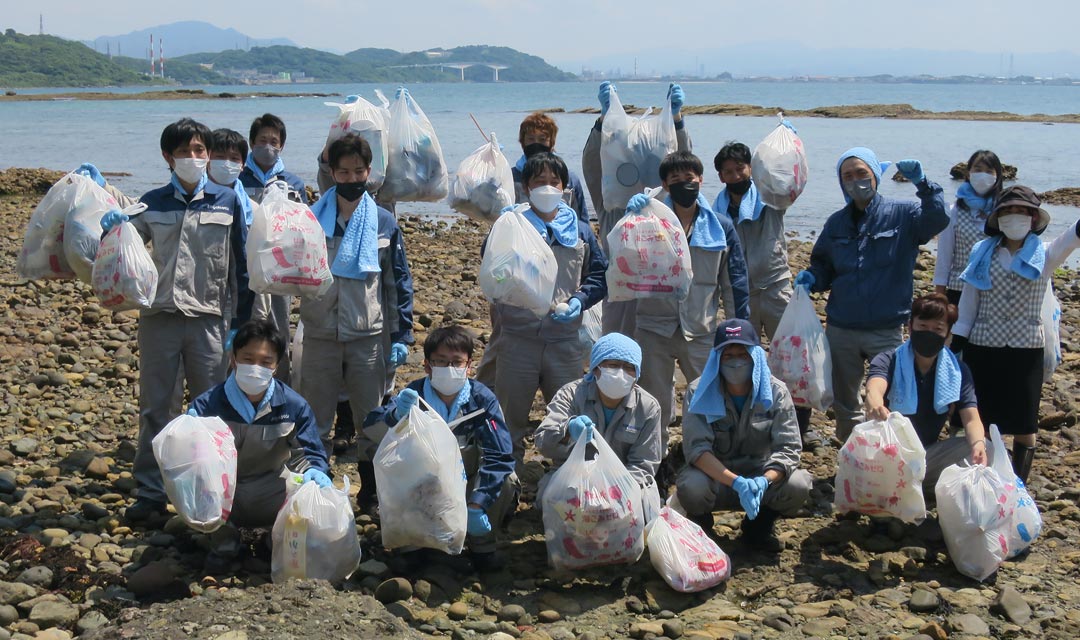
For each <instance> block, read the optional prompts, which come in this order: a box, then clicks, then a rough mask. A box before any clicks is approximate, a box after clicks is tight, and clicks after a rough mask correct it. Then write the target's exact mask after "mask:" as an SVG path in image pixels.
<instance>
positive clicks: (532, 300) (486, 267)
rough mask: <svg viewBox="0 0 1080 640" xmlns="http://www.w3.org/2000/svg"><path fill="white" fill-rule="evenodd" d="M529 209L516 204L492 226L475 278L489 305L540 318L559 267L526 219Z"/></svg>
mask: <svg viewBox="0 0 1080 640" xmlns="http://www.w3.org/2000/svg"><path fill="white" fill-rule="evenodd" d="M528 207H529V205H527V204H522V205H518V206H517V207H516V208H515V209H513V210H511V211H507V212H506V213H504V214H502V215H501V216H499V219H498V220H496V221H495V224H493V225H491V232H490V233H488V237H487V243H486V245H485V247H484V256H483V258H481V260H480V274H479V276H478V277H477V279H478V280H479V281H480V290H481V291H482V292H483V294H484V297H485V298H487V300H488V301H489V302H495V303H500V304H508V305H512V306H515V307H522V308H524V309H529V310H530V311H532V312H533V313H535V314H536V315H537V316H541V317H542V316H544V315H545V314H547V313H548V312H549V311H551V303H552V298H553V297H554V295H555V276H556V275H557V273H558V264H557V263H556V262H555V253H554V252H553V251H552V250H551V247H550V246H549V245H548V244H547V243H546V242H544V239H543V238H542V237H541V236H540V234H539V233H538V232H537V230H536V228H535V227H533V225H532V223H531V222H529V221H528V220H527V219H526V218H525V214H524V213H523V212H524V211H526V210H527V209H528Z"/></svg>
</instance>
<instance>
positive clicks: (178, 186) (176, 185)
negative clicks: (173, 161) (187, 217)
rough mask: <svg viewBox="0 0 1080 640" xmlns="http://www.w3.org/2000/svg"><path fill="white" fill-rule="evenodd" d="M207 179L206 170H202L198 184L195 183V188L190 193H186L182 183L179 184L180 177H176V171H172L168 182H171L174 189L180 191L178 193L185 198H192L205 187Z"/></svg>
mask: <svg viewBox="0 0 1080 640" xmlns="http://www.w3.org/2000/svg"><path fill="white" fill-rule="evenodd" d="M207 181H208V178H207V177H206V172H205V171H203V174H202V177H201V178H199V184H197V185H195V190H194V191H192V192H191V193H188V192H187V191H185V190H184V187H183V185H181V184H180V178H177V177H176V172H175V171H174V172H173V174H172V177H171V178H170V179H169V184H171V185H172V186H173V187H174V188H175V189H176V191H177V192H178V193H180V195H182V196H184V197H186V198H194V197H195V196H197V195H198V194H199V192H200V191H202V190H203V189H205V188H206V183H207Z"/></svg>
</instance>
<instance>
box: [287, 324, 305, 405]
mask: <svg viewBox="0 0 1080 640" xmlns="http://www.w3.org/2000/svg"><path fill="white" fill-rule="evenodd" d="M303 367H304V321H303V320H301V321H299V322H297V323H296V332H295V333H293V339H292V352H291V354H290V356H289V386H290V387H292V388H293V389H302V388H303V387H301V386H300V382H301V380H302V379H303V377H302V376H303V371H304V368H303Z"/></svg>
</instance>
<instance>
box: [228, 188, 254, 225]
mask: <svg viewBox="0 0 1080 640" xmlns="http://www.w3.org/2000/svg"><path fill="white" fill-rule="evenodd" d="M233 191H235V192H236V201H237V202H239V203H240V210H241V211H243V212H244V224H245V225H247V226H248V227H250V226H251V223H253V222H255V217H254V214H253V211H252V207H251V198H250V197H249V196H248V194H247V190H246V189H244V184H243V183H242V182H240V178H237V179H236V182H235V183H233Z"/></svg>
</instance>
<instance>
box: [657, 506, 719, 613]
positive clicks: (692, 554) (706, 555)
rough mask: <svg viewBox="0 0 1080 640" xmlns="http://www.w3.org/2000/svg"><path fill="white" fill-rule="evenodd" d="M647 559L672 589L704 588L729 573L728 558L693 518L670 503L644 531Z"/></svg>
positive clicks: (693, 590) (698, 589) (688, 590)
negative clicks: (682, 513) (691, 519)
mask: <svg viewBox="0 0 1080 640" xmlns="http://www.w3.org/2000/svg"><path fill="white" fill-rule="evenodd" d="M646 541H647V544H648V547H649V561H650V562H652V566H653V568H655V569H656V571H657V573H659V574H660V576H661V577H662V578H663V579H664V582H666V583H668V586H670V587H671V588H672V589H674V590H676V591H679V592H681V593H695V592H698V591H704V590H705V589H710V588H712V587H715V586H716V585H718V584H720V583H721V582H723V581H724V580H727V579H728V578H730V577H731V559H730V558H728V555H727V554H726V553H724V551H723V549H721V548H720V546H719V545H718V544H716V542H714V541H713V540H712V539H710V538H709V536H708V535H706V534H705V532H704V531H703V530H702V529H701V527H699V526H698V525H697V524H695V523H694V522H692V521H690V520H689V519H687V518H686V517H685V516H683V515H681V514H680V513H679V512H678V511H676V510H674V509H672V508H671V507H670V506H665V507H664V508H663V509H661V510H660V515H659V517H658V518H656V519H655V520H653V521H652V522H651V523H650V524H649V527H648V530H647V531H646Z"/></svg>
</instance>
